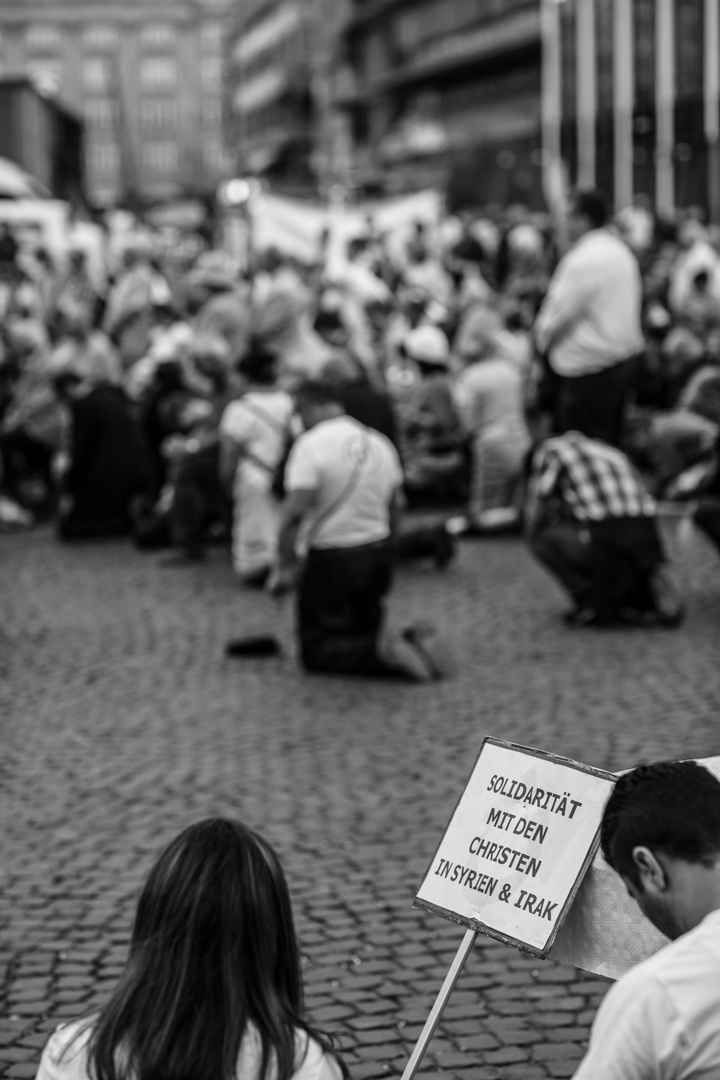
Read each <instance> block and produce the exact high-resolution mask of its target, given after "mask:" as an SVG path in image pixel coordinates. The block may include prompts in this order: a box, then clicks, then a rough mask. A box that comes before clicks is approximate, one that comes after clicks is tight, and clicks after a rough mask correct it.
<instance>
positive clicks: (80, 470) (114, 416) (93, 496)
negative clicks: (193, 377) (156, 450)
mask: <svg viewBox="0 0 720 1080" xmlns="http://www.w3.org/2000/svg"><path fill="white" fill-rule="evenodd" d="M55 388H56V392H57V395H58V398H59V399H60V400H61V401H63V402H64V403H66V404H67V405H68V407H69V409H70V411H71V414H72V429H71V445H70V461H69V466H68V469H67V472H66V473H65V476H64V477H63V481H62V489H63V493H62V495H61V498H60V507H59V512H58V523H57V528H58V537H59V538H60V539H61V540H90V539H99V538H101V537H112V536H124V535H127V534H128V533H130V531H131V530H132V527H133V524H134V521H135V518H136V516H137V514H138V513H139V512H140V505H141V503H144V502H145V501H146V500H147V499H148V498H149V496H150V492H151V490H152V470H151V466H150V458H149V455H148V452H147V447H146V445H145V442H144V440H143V437H142V433H141V430H140V425H139V424H138V422H137V421H136V420H135V417H134V416H133V415H132V412H131V409H130V403H129V401H128V399H127V398H126V396H125V393H124V391H123V390H122V389H121V388H120V387H119V386H114V385H112V383H110V382H106V381H104V380H101V381H99V382H95V381H94V380H93V379H92V378H88V377H87V375H86V373H85V372H82V371H78V370H76V369H75V368H74V367H73V366H72V364H69V365H68V367H66V368H65V369H64V370H60V371H59V372H57V374H56V375H55Z"/></svg>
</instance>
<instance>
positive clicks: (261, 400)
mask: <svg viewBox="0 0 720 1080" xmlns="http://www.w3.org/2000/svg"><path fill="white" fill-rule="evenodd" d="M293 410H294V405H293V399H292V398H291V397H290V395H289V394H288V393H287V392H286V391H285V390H268V391H264V390H251V391H249V392H248V393H247V394H243V396H242V397H241V398H238V399H237V400H236V401H231V402H230V404H229V405H228V406H227V407H226V408H225V411H224V412H223V414H222V417H221V419H220V435H221V437H222V438H225V439H229V440H230V441H231V442H233V443H235V444H236V445H237V446H239V447H240V448H241V450H242V451H243V453H244V454H245V455H246V456H245V457H242V458H241V459H240V464H239V468H241V469H242V470H243V472H246V473H249V474H252V475H253V478H254V479H256V480H258V479H259V480H260V481H264V482H267V484H268V485H269V484H270V480H271V476H272V470H273V469H274V468H275V466H276V465H277V463H278V461H279V460H280V455H281V454H282V451H283V448H284V445H285V437H286V433H287V431H288V426H289V424H290V418H291V416H292V414H293ZM263 465H264V467H263Z"/></svg>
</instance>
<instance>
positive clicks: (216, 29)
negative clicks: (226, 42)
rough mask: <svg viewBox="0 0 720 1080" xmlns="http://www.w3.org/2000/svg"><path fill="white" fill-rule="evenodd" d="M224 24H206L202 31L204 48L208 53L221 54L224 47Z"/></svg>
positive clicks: (201, 38) (201, 37)
mask: <svg viewBox="0 0 720 1080" xmlns="http://www.w3.org/2000/svg"><path fill="white" fill-rule="evenodd" d="M222 37H223V28H222V23H205V24H204V25H203V27H202V29H201V31H200V40H201V41H202V47H203V49H205V51H206V52H219V51H220V47H221V45H222Z"/></svg>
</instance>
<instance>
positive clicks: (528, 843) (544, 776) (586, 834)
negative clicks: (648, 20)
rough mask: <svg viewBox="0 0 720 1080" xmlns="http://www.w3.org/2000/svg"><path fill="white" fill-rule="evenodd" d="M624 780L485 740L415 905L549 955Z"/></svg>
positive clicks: (575, 764) (578, 765) (528, 750)
mask: <svg viewBox="0 0 720 1080" xmlns="http://www.w3.org/2000/svg"><path fill="white" fill-rule="evenodd" d="M615 779H616V777H615V776H614V775H613V774H612V773H609V772H604V771H602V770H600V769H593V768H591V767H589V766H587V765H582V764H581V763H579V762H576V761H571V760H570V759H568V758H562V757H558V756H556V755H553V754H546V753H544V752H543V751H541V750H533V749H531V748H529V747H524V746H517V745H515V744H513V743H505V742H501V741H500V740H497V739H485V741H484V742H483V745H482V748H481V750H480V753H479V755H478V759H477V761H476V763H475V767H474V769H473V771H472V774H471V776H470V779H469V780H468V783H467V785H466V787H465V790H464V792H463V794H462V795H461V797H460V800H459V802H458V804H457V806H456V808H455V812H454V813H453V816H452V818H451V820H450V823H449V825H448V827H447V829H446V831H445V835H444V836H443V838H442V840H441V842H440V845H439V847H438V849H437V851H436V853H435V856H434V857H433V860H432V862H431V864H430V867H429V868H428V871H427V873H426V875H425V879H424V881H423V883H422V885H421V886H420V889H419V890H418V893H417V896H416V899H415V904H416V906H419V907H424V908H427V909H428V910H430V911H434V912H435V913H436V914H438V915H442V916H444V917H445V918H448V919H451V920H453V921H454V922H458V923H462V924H464V925H465V926H468V927H470V928H471V929H473V930H479V931H482V932H483V933H486V934H490V935H491V936H493V937H497V938H500V939H501V940H503V941H507V942H509V943H510V944H513V945H515V946H517V947H519V948H522V949H526V950H528V951H529V952H532V953H535V955H537V956H545V955H547V953H548V951H549V949H550V948H551V946H552V943H553V941H554V940H555V936H556V934H557V932H558V929H559V928H560V926H561V924H562V921H563V919H564V917H565V914H566V913H567V910H568V908H569V906H570V903H571V901H572V899H573V897H574V895H575V893H576V891H577V888H578V885H579V883H580V881H581V879H582V876H583V874H584V873H585V870H586V869H587V867H588V865H589V864H590V861H591V859H592V857H593V855H594V853H595V850H596V847H597V842H598V837H599V828H600V821H601V818H602V811H603V807H604V806H605V803H606V801H607V799H608V796H609V795H610V792H611V791H612V787H613V784H614V783H615Z"/></svg>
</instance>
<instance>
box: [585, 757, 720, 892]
mask: <svg viewBox="0 0 720 1080" xmlns="http://www.w3.org/2000/svg"><path fill="white" fill-rule="evenodd" d="M600 842H601V845H602V853H603V855H604V856H605V858H606V860H607V861H608V863H609V864H610V866H612V867H613V869H614V870H616V871H617V872H618V873H619V874H621V875H622V876H623V877H627V878H629V880H630V881H632V882H633V883H634V884H635V885H636V886H639V884H640V882H639V875H638V871H637V868H636V866H635V864H634V861H633V857H632V853H633V849H634V848H636V847H638V846H639V845H642V846H644V847H648V848H650V849H651V850H653V851H661V852H663V853H664V854H666V855H669V856H671V857H672V858H675V859H683V860H685V862H689V863H703V864H704V865H712V864H713V863H714V862H715V861H716V859H717V858H718V857H719V856H720V780H718V779H717V777H716V776H714V775H713V774H712V773H711V772H709V771H708V770H707V769H706V768H704V767H703V766H702V765H698V763H697V762H695V761H659V762H657V763H656V764H654V765H640V766H638V768H637V769H633V770H632V771H631V772H628V773H625V774H624V775H623V776H621V777H620V778H619V779H618V782H617V784H616V785H615V787H614V789H613V792H612V794H611V796H610V798H609V799H608V801H607V804H606V806H605V810H604V812H603V819H602V827H601V832H600Z"/></svg>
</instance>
